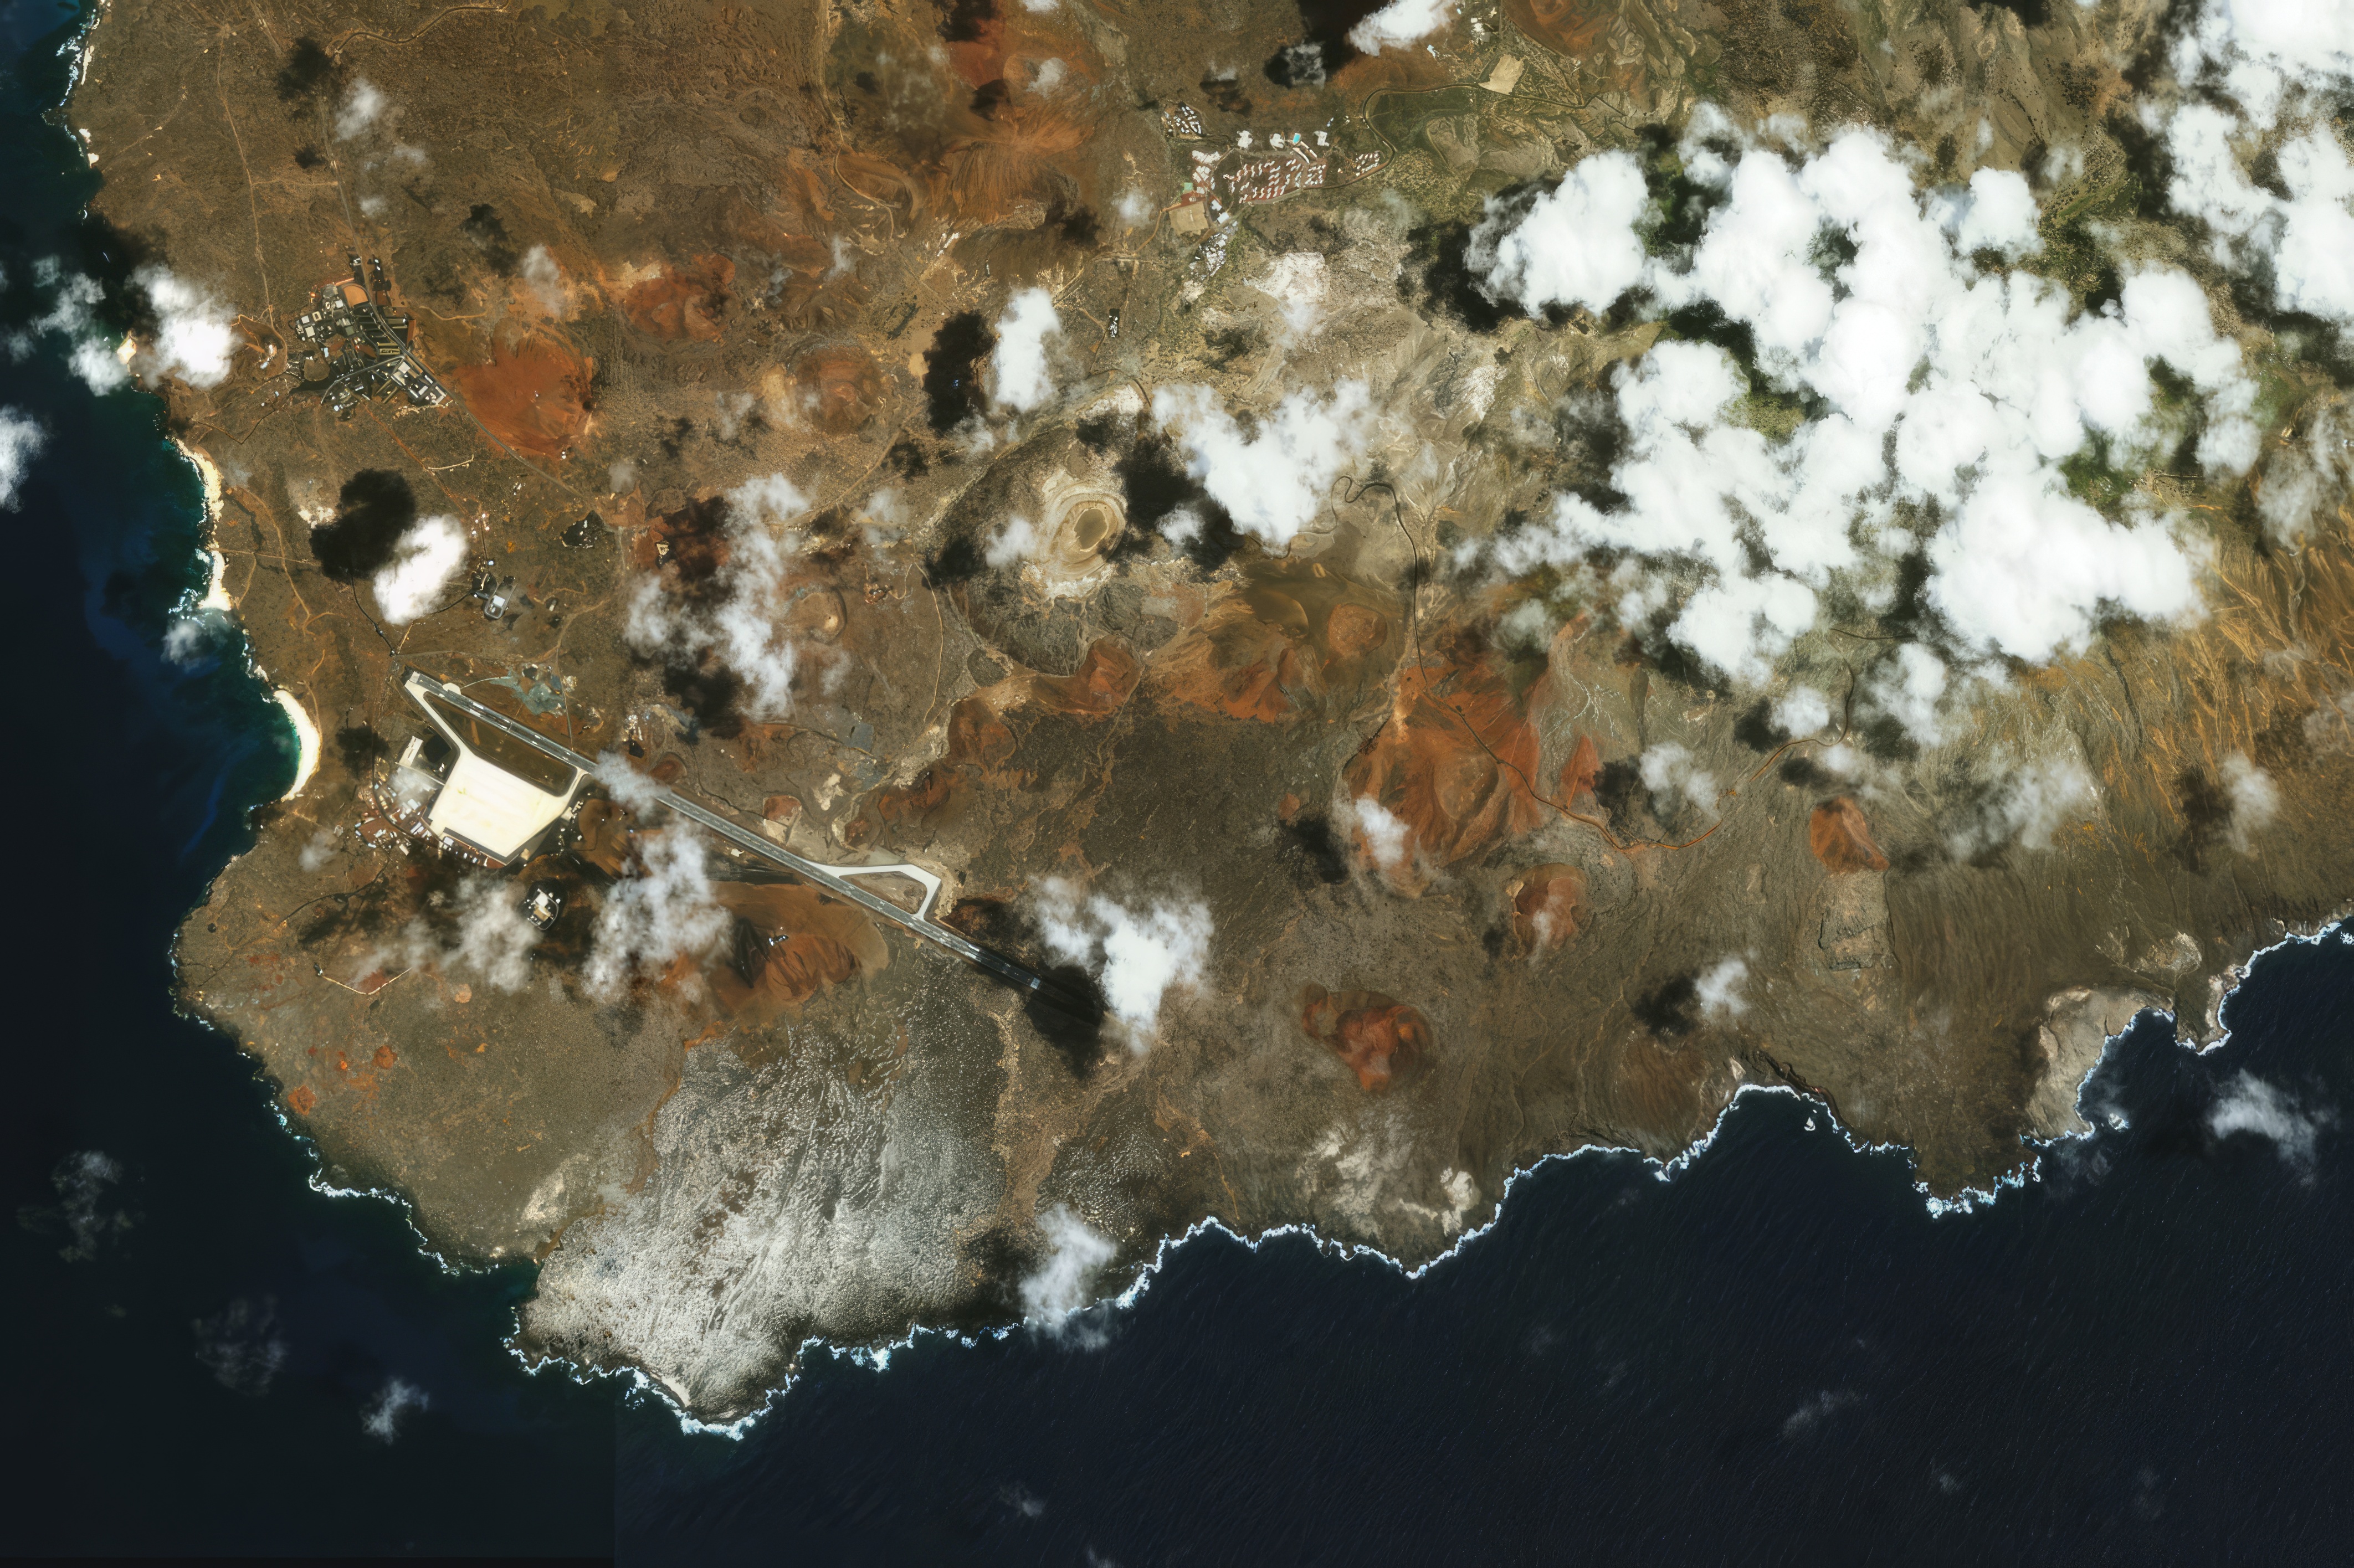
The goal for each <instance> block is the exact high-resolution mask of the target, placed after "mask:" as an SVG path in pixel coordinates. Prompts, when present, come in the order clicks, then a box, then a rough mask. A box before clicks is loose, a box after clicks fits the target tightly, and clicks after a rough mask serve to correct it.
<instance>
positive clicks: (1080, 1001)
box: [402, 670, 1103, 1018]
mask: <svg viewBox="0 0 2354 1568" xmlns="http://www.w3.org/2000/svg"><path fill="white" fill-rule="evenodd" d="M402 684H403V686H404V687H405V688H406V689H408V690H409V691H411V692H412V693H415V692H416V691H417V690H418V689H419V688H420V687H421V688H424V689H425V690H428V691H430V692H431V693H432V694H433V696H434V698H435V699H436V700H437V701H440V702H443V703H447V704H448V705H450V706H451V707H453V708H455V709H457V710H458V711H459V712H460V713H462V714H464V715H467V716H468V717H470V718H472V719H476V720H478V721H480V722H481V723H482V724H486V725H488V726H491V727H492V728H493V729H495V730H497V731H498V732H499V733H501V734H502V735H504V736H509V737H510V738H512V739H514V740H518V741H521V742H522V743H523V744H524V745H525V746H528V747H531V748H532V749H533V750H535V751H537V752H540V753H542V754H544V755H546V756H548V757H552V758H555V759H556V760H557V761H558V762H561V763H564V764H566V765H567V766H569V767H572V768H578V769H579V770H580V771H581V772H583V773H585V774H588V775H589V776H590V777H591V778H594V777H595V776H596V772H597V764H596V762H595V761H594V760H593V759H592V758H586V757H583V756H581V755H580V754H579V753H578V752H577V751H575V750H573V749H572V748H571V747H568V746H565V745H563V744H561V743H560V742H557V741H554V740H550V739H549V738H548V737H547V736H544V735H542V734H540V733H539V732H538V731H537V730H535V729H532V728H530V727H529V726H525V725H520V724H517V723H516V722H515V721H514V720H513V719H511V718H509V717H507V716H506V715H504V714H502V713H500V712H498V711H497V710H496V709H493V708H487V707H484V706H483V705H482V704H480V703H478V702H476V701H474V699H473V698H472V697H470V696H467V695H466V694H463V693H462V692H461V691H459V689H458V688H457V687H455V686H453V685H451V684H449V683H446V682H441V681H436V680H435V679H433V677H432V676H430V675H428V674H426V673H424V672H423V671H421V670H411V671H409V672H408V678H407V679H406V680H405V681H404V682H403V683H402ZM644 783H645V786H646V787H647V788H650V789H653V791H654V792H655V795H656V797H657V798H658V799H659V800H661V801H662V803H663V805H665V806H667V807H669V808H670V809H671V810H673V811H674V812H676V813H677V814H678V815H680V816H682V817H684V818H685V819H686V820H687V821H691V822H695V823H697V824H698V825H700V826H702V827H705V828H707V829H709V830H710V831H711V832H715V833H716V834H718V835H719V836H720V837H721V838H723V839H725V840H726V841H727V842H729V843H732V844H734V845H736V846H737V848H739V849H742V850H744V851H745V852H746V853H750V854H756V855H758V856H759V857H760V858H761V859H763V860H765V861H768V862H769V863H772V864H776V865H780V866H782V867H784V868H785V869H786V870H787V871H790V872H791V873H792V874H794V875H796V876H799V877H802V878H804V879H806V880H808V881H810V882H812V883H815V884H816V885H818V886H820V887H822V888H824V889H825V890H826V891H827V892H828V893H831V894H832V895H834V896H836V897H838V898H843V899H847V900H848V901H849V902H851V903H853V904H855V905H857V906H860V907H861V908H863V909H865V910H867V911H868V912H870V913H872V914H873V915H875V916H877V917H878V918H881V919H884V920H888V921H889V922H891V923H892V924H893V925H895V926H896V927H899V928H900V929H901V930H903V931H906V932H907V933H909V934H910V935H911V936H915V937H918V938H922V939H923V940H925V941H927V942H930V943H933V944H935V945H936V946H938V947H942V948H947V949H948V950H949V952H951V953H954V954H955V955H956V956H957V957H958V958H960V959H963V960H964V961H965V962H967V963H969V964H971V965H973V966H974V967H976V968H978V969H985V970H987V971H988V972H989V973H990V974H991V975H994V976H996V977H997V978H998V979H999V980H1003V981H1005V982H1006V983H1007V984H1008V985H1011V986H1013V988H1014V989H1015V990H1016V991H1022V992H1024V993H1025V994H1029V995H1034V996H1036V997H1037V998H1038V999H1039V1000H1041V1001H1046V1002H1050V1003H1052V1004H1053V1005H1054V1006H1055V1007H1056V1008H1058V1009H1059V1010H1061V1011H1063V1012H1068V1013H1071V1014H1073V1015H1075V1016H1077V1017H1081V1018H1093V1017H1099V1016H1100V1015H1101V1013H1102V1011H1103V1009H1102V1007H1101V1005H1100V1004H1098V1003H1097V1002H1095V1001H1093V1000H1092V999H1090V998H1087V997H1083V996H1080V995H1078V994H1076V992H1074V991H1071V990H1070V989H1069V988H1068V987H1066V986H1064V985H1061V984H1058V983H1057V982H1056V981H1055V980H1050V979H1048V978H1047V977H1046V976H1044V975H1042V974H1040V973H1038V972H1037V971H1036V970H1035V969H1030V968H1027V967H1026V966H1024V965H1022V964H1018V963H1015V962H1014V961H1013V959H1009V958H1007V957H1006V956H1005V955H1004V954H1002V953H998V952H992V951H991V950H990V949H989V948H984V947H982V946H981V944H980V943H978V942H975V941H973V940H971V939H970V938H967V937H966V936H965V935H964V934H963V933H961V932H960V931H955V930H952V929H950V928H949V927H946V926H943V925H941V924H940V923H939V922H938V921H937V920H935V919H933V918H931V911H932V906H933V904H934V903H935V902H936V901H937V900H938V897H939V893H940V882H939V878H938V877H937V876H934V875H933V874H931V873H930V872H928V871H925V870H923V869H922V868H921V867H918V866H910V865H895V866H880V865H875V866H865V865H861V866H832V865H825V864H822V863H819V862H817V861H813V860H808V859H805V858H803V857H802V856H801V855H797V854H795V853H792V851H790V850H789V849H785V848H783V847H781V846H779V845H778V844H775V843H772V842H769V840H768V839H766V838H763V837H762V836H761V835H759V834H758V833H756V832H751V831H750V830H748V829H747V828H742V827H739V826H737V824H736V823H734V822H732V821H728V820H727V819H726V817H723V816H721V815H719V814H718V813H717V812H716V811H713V810H709V809H708V808H706V807H704V806H699V805H697V804H695V802H694V801H692V800H688V799H686V798H685V797H684V796H683V795H681V794H680V793H679V792H678V791H677V790H675V789H663V787H662V786H660V785H657V784H654V783H653V781H652V779H647V780H645V781H644ZM886 873H887V874H896V875H900V876H905V877H906V878H907V880H909V881H911V882H914V883H917V884H918V885H921V886H922V887H923V889H924V901H923V903H922V905H921V906H919V907H918V908H917V911H916V912H914V913H912V914H911V913H910V912H908V911H907V910H906V909H903V908H901V907H900V906H898V905H896V904H894V903H892V902H891V901H890V900H889V899H887V898H885V897H884V896H883V895H880V894H878V893H875V892H871V891H870V890H868V889H866V888H864V887H861V886H859V885H857V884H856V883H854V882H852V881H850V880H849V878H851V877H853V876H879V875H883V874H886Z"/></svg>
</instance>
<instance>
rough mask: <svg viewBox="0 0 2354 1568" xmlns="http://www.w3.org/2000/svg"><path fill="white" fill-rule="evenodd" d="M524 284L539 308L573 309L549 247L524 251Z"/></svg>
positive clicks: (557, 311)
mask: <svg viewBox="0 0 2354 1568" xmlns="http://www.w3.org/2000/svg"><path fill="white" fill-rule="evenodd" d="M519 274H520V276H521V277H522V279H523V286H524V287H525V289H527V290H528V291H530V292H531V297H532V298H533V299H534V300H536V301H537V302H539V308H540V309H541V310H544V311H546V313H548V314H549V315H552V316H564V315H569V314H570V313H571V311H572V291H571V290H570V289H568V288H567V287H566V286H565V282H564V269H563V268H561V267H558V266H557V264H556V258H555V257H553V256H551V255H549V254H548V252H547V247H546V246H545V245H535V246H533V247H532V248H531V249H528V250H526V251H525V252H524V253H523V265H522V267H521V268H520V269H519ZM723 439H724V438H723Z"/></svg>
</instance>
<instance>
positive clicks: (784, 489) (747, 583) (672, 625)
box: [621, 473, 809, 719]
mask: <svg viewBox="0 0 2354 1568" xmlns="http://www.w3.org/2000/svg"><path fill="white" fill-rule="evenodd" d="M631 477H634V475H633V476H631ZM726 502H727V547H728V556H727V564H726V566H724V567H721V568H720V570H719V573H718V576H717V577H716V578H715V579H714V586H715V589H716V591H715V593H714V596H713V598H712V600H711V602H710V603H709V604H708V606H707V607H683V606H681V605H680V604H679V603H677V602H676V601H674V600H673V599H671V598H670V597H669V596H667V595H665V594H664V593H663V588H662V583H661V581H660V579H659V578H658V577H640V578H639V579H638V580H637V582H636V583H635V584H634V585H633V586H632V587H631V588H630V589H629V590H628V599H627V600H626V609H625V614H624V617H623V621H622V629H621V630H622V636H623V637H624V638H625V639H626V640H627V641H629V643H630V644H631V647H633V648H635V649H637V650H638V652H642V653H648V654H654V653H663V654H667V655H669V656H670V657H671V658H673V659H674V660H677V661H680V662H693V661H694V660H695V658H697V657H698V656H700V655H701V654H702V653H703V652H705V651H706V650H710V651H713V652H717V653H718V655H719V656H720V658H721V659H723V660H724V661H726V663H727V665H728V667H729V668H730V669H732V670H734V671H735V672H736V673H737V674H738V675H740V676H742V677H743V680H744V690H743V694H742V698H741V700H742V702H743V704H744V706H745V708H746V710H747V711H748V713H750V714H751V715H753V716H755V717H757V718H762V719H769V718H776V717H780V716H781V715H784V714H785V713H787V712H789V711H790V709H791V707H792V704H793V690H792V688H793V680H794V677H795V676H796V675H797V674H798V673H799V672H800V668H801V660H800V654H799V652H798V651H797V650H796V649H795V647H794V646H793V644H792V642H791V641H790V640H789V639H788V638H787V637H786V636H785V634H784V631H783V619H782V618H783V610H784V609H785V603H784V600H785V595H786V592H787V588H788V585H787V582H786V578H787V577H788V575H789V573H790V568H791V564H792V553H793V551H794V550H795V549H796V548H798V546H799V543H800V541H799V540H798V539H797V538H796V537H795V536H794V535H791V534H790V533H787V532H781V531H780V530H782V529H783V527H784V525H785V524H787V523H789V522H790V520H791V519H793V518H795V517H798V516H799V515H800V514H801V513H803V512H805V511H807V510H808V508H809V502H808V499H807V498H806V497H804V496H803V495H802V494H801V491H800V489H799V488H798V487H796V486H795V485H794V484H793V482H791V481H790V480H789V479H787V478H786V477H785V476H784V475H783V474H781V473H771V474H765V475H759V476H757V477H755V478H752V479H748V480H746V481H745V482H743V483H741V484H738V485H737V486H736V487H735V488H734V489H733V490H730V491H728V492H727V493H726Z"/></svg>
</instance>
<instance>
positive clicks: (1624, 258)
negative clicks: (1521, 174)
mask: <svg viewBox="0 0 2354 1568" xmlns="http://www.w3.org/2000/svg"><path fill="white" fill-rule="evenodd" d="M1649 200H1650V193H1649V191H1648V190H1646V189H1645V188H1644V186H1643V172H1642V170H1640V169H1639V168H1638V167H1636V165H1635V160H1634V159H1633V158H1631V157H1629V156H1628V154H1625V153H1604V154H1600V155H1599V156H1597V157H1592V158H1588V159H1586V160H1585V162H1584V163H1582V164H1578V165H1577V167H1575V169H1572V170H1571V171H1570V172H1569V175H1568V176H1567V177H1566V178H1564V180H1563V181H1562V182H1561V184H1560V185H1558V186H1556V187H1555V188H1554V189H1553V190H1550V191H1547V192H1546V193H1544V194H1543V196H1538V197H1537V198H1536V201H1535V204H1534V205H1533V206H1532V207H1529V208H1528V209H1527V210H1526V211H1525V212H1522V211H1520V210H1518V209H1517V207H1514V206H1511V205H1508V204H1506V203H1505V202H1503V201H1501V200H1500V199H1497V198H1493V197H1491V198H1490V200H1489V203H1488V214H1487V217H1485V218H1484V219H1483V220H1482V221H1481V222H1480V224H1479V228H1476V229H1474V230H1473V231H1472V234H1471V245H1470V249H1469V251H1468V252H1467V259H1468V260H1469V263H1470V265H1471V266H1472V267H1473V268H1474V269H1476V270H1478V271H1479V272H1480V273H1481V275H1482V279H1483V281H1482V282H1481V284H1480V287H1481V289H1482V291H1484V292H1486V293H1487V294H1488V296H1489V297H1490V299H1494V300H1498V301H1503V300H1510V301H1511V302H1514V303H1515V304H1518V305H1519V306H1520V307H1521V308H1522V310H1524V311H1527V312H1528V313H1530V314H1532V315H1533V314H1535V313H1538V312H1540V311H1542V310H1543V309H1544V308H1545V307H1546V306H1547V305H1584V306H1585V308H1586V309H1588V310H1591V311H1602V310H1606V309H1608V308H1609V306H1610V302H1612V301H1613V300H1616V299H1617V297H1618V296H1619V295H1621V294H1623V293H1625V292H1626V291H1628V290H1629V289H1631V288H1633V287H1634V286H1635V285H1636V284H1637V283H1638V282H1641V281H1642V280H1643V245H1642V241H1641V240H1639V239H1638V238H1636V237H1635V220H1636V219H1637V218H1638V217H1641V216H1642V214H1643V208H1644V207H1645V206H1646V204H1648V203H1649Z"/></svg>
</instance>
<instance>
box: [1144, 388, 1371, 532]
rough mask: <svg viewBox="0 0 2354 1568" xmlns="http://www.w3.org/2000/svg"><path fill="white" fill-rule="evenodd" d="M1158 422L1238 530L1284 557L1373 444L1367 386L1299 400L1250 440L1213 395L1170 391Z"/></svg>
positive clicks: (1159, 404)
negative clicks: (1335, 484)
mask: <svg viewBox="0 0 2354 1568" xmlns="http://www.w3.org/2000/svg"><path fill="white" fill-rule="evenodd" d="M1152 417H1153V418H1154V419H1155V420H1157V421H1159V423H1160V424H1161V426H1162V428H1164V429H1169V430H1171V431H1172V432H1173V433H1174V434H1175V435H1176V437H1177V440H1178V444H1179V445H1180V446H1181V447H1182V448H1183V449H1184V452H1185V461H1186V467H1187V469H1188V470H1189V471H1191V472H1192V473H1193V477H1194V478H1195V479H1197V480H1199V481H1201V482H1202V487H1203V488H1204V490H1206V491H1208V492H1209V493H1210V498H1211V499H1212V500H1214V501H1215V502H1216V503H1218V504H1219V505H1221V506H1223V507H1225V509H1226V511H1227V512H1228V513H1229V514H1232V515H1233V517H1234V520H1235V527H1237V528H1240V529H1242V530H1243V531H1244V532H1245V533H1247V534H1255V535H1257V536H1258V537H1259V538H1261V539H1263V540H1265V541H1266V542H1267V544H1269V545H1271V546H1275V547H1276V548H1277V549H1278V550H1283V549H1288V548H1289V547H1290V545H1291V541H1292V540H1293V539H1294V538H1295V537H1297V536H1298V535H1299V531H1300V530H1301V529H1303V528H1305V527H1307V526H1308V525H1309V524H1310V523H1312V522H1314V521H1315V519H1316V514H1317V513H1318V512H1319V511H1320V510H1321V509H1322V507H1323V504H1324V497H1325V495H1326V493H1328V492H1330V491H1331V488H1332V482H1333V481H1334V480H1336V479H1338V478H1339V477H1340V476H1341V472H1342V471H1344V470H1345V469H1346V468H1347V467H1348V466H1349V465H1350V464H1351V463H1352V462H1353V461H1355V460H1356V459H1357V458H1358V457H1360V456H1362V455H1363V452H1364V451H1365V450H1366V448H1367V446H1368V445H1369V444H1370V443H1371V442H1372V440H1373V399H1372V397H1370V395H1369V394H1368V393H1367V391H1366V389H1365V384H1364V383H1363V382H1362V381H1343V382H1341V384H1340V385H1339V386H1337V387H1333V388H1332V392H1331V397H1327V398H1323V399H1319V398H1318V397H1317V396H1316V394H1314V393H1313V392H1309V391H1300V392H1294V393H1293V394H1291V396H1289V397H1286V398H1284V399H1283V401H1281V402H1280V403H1278V404H1277V405H1276V406H1275V411H1274V412H1273V413H1272V414H1270V415H1268V416H1267V418H1265V419H1263V420H1261V421H1259V424H1258V428H1257V429H1256V430H1254V431H1250V432H1247V433H1246V431H1245V430H1244V429H1243V428H1242V427H1241V426H1240V425H1239V424H1237V423H1236V422H1235V417H1234V416H1233V415H1232V414H1229V413H1227V412H1226V410H1225V407H1224V406H1223V405H1222V404H1220V403H1219V401H1218V397H1217V394H1216V393H1214V392H1213V391H1211V390H1210V389H1209V388H1208V387H1200V386H1193V385H1186V386H1178V387H1161V389H1160V390H1158V391H1156V392H1155V393H1153V395H1152Z"/></svg>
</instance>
